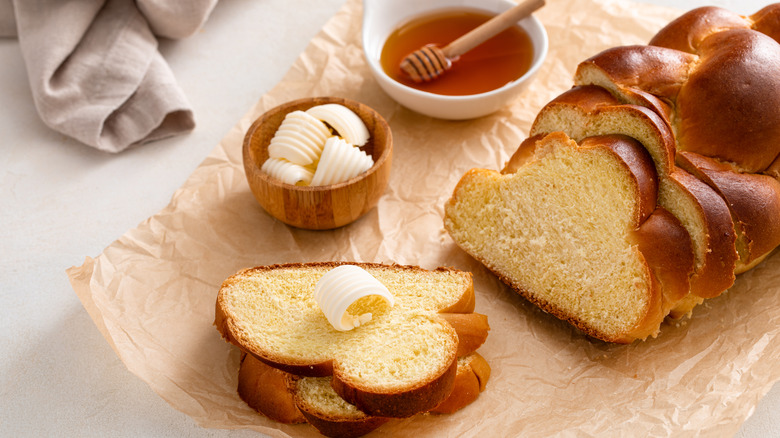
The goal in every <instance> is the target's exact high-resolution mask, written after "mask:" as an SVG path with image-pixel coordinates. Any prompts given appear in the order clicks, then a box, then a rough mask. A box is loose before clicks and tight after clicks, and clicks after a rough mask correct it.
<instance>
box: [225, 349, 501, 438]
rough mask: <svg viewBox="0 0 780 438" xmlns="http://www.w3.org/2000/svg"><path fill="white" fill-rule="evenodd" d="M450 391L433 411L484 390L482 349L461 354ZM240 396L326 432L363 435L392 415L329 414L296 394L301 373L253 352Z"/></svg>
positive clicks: (444, 410)
mask: <svg viewBox="0 0 780 438" xmlns="http://www.w3.org/2000/svg"><path fill="white" fill-rule="evenodd" d="M462 360H463V364H461V363H459V364H458V369H457V374H456V375H455V381H454V383H453V389H452V392H451V393H450V395H449V396H448V397H447V398H446V399H445V400H444V401H443V402H442V403H440V404H439V405H438V406H436V407H435V408H434V409H432V410H431V411H430V412H433V413H438V414H452V413H454V412H456V411H458V410H460V409H462V408H463V407H465V406H467V405H469V404H471V403H472V402H474V401H475V400H476V399H477V398H478V396H479V394H480V392H482V391H484V390H485V387H486V385H487V381H488V379H489V378H490V365H489V364H488V362H487V361H486V360H485V358H484V357H482V356H481V355H480V354H479V353H476V352H472V353H470V354H468V355H466V356H465V357H463V358H462ZM238 376H239V377H238V391H239V395H240V396H241V399H242V400H244V401H245V402H246V403H247V404H248V405H249V406H250V407H251V408H253V409H255V410H256V411H258V412H260V413H261V414H263V415H265V416H267V417H268V418H270V419H272V420H274V421H279V422H282V423H288V424H297V423H304V422H308V423H310V424H311V425H312V426H314V427H315V428H316V429H317V430H319V431H320V432H321V433H322V434H323V435H326V436H337V437H345V436H352V437H356V436H361V435H364V434H366V433H368V432H370V431H372V430H374V429H376V428H377V427H379V426H381V425H382V424H384V423H386V422H387V421H389V420H390V419H389V418H383V417H372V416H369V415H357V416H352V417H348V418H347V417H339V416H329V415H327V414H324V413H322V412H319V411H317V410H316V409H313V408H312V407H311V406H309V404H308V403H306V402H304V401H303V400H302V399H300V397H296V396H295V391H296V385H297V382H298V380H299V379H300V377H299V376H294V375H292V374H289V373H286V372H284V371H281V370H278V369H276V368H274V367H271V366H269V365H266V364H265V363H263V362H261V361H259V360H257V359H256V358H254V357H253V356H250V355H246V354H242V358H241V365H240V368H239V374H238Z"/></svg>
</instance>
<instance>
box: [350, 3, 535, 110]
mask: <svg viewBox="0 0 780 438" xmlns="http://www.w3.org/2000/svg"><path fill="white" fill-rule="evenodd" d="M508 4H509V5H512V3H509V2H508ZM454 7H457V6H454ZM468 8H469V9H477V10H478V9H480V8H479V7H472V6H469V7H468ZM446 9H451V8H448V7H444V8H435V9H430V10H427V11H422V12H419V13H418V14H417V15H418V16H419V15H421V14H427V13H432V12H435V11H438V10H446ZM482 11H486V12H489V13H491V14H495V12H494V11H489V10H486V9H482ZM404 22H405V21H404V20H401V21H400V22H398V23H395V24H394V26H393V27H392V28H393V29H396V28H398V26H400V25H401V24H403V23H404ZM518 23H519V24H520V25H521V27H523V28H525V27H526V26H522V24H523V23H530V24H529V25H530V26H533V27H536V30H538V35H537V36H536V37H535V36H534V35H535V33H534V32H531V31H530V30H529V29H525V31H526V33H528V37H529V38H531V41H532V43H536V42H538V43H539V49H540V50H538V51H535V53H534V60H533V62H532V63H531V66H530V67H529V68H528V70H527V71H526V72H525V73H524V74H523V75H522V76H520V77H519V78H517V79H515V80H513V81H510V82H507V83H506V84H504V85H502V86H501V87H498V88H496V89H493V90H490V91H485V92H483V93H478V94H465V95H458V96H453V95H446V94H436V93H431V92H428V91H422V90H418V89H416V88H412V87H410V86H408V85H405V84H402V83H400V82H398V81H396V80H395V79H393V78H391V77H390V76H389V75H388V74H387V73H386V72H385V71H384V69H383V68H382V66H381V65H380V64H379V60H378V59H376V58H374V57H372V56H369V53H368V49H367V48H366V46H367V44H366V42H367V40H368V36H367V33H365V27H364V29H363V30H364V34H363V35H362V44H363V54H364V56H365V58H366V61H367V62H368V65H369V68H370V69H371V70H372V71H373V73H374V74H375V75H378V76H379V77H380V78H381V80H383V81H384V82H385V83H387V84H390V85H392V86H393V87H395V88H397V89H398V90H399V91H401V92H404V93H407V94H408V95H411V96H414V97H416V98H423V99H433V100H438V101H441V102H444V103H447V102H450V103H452V102H459V103H460V102H470V101H477V100H481V99H485V98H489V97H492V96H496V95H500V94H502V93H504V92H507V91H509V90H511V89H513V88H514V87H516V86H518V85H521V84H523V83H525V82H526V81H527V80H529V79H531V78H533V76H534V75H535V74H536V73H537V71H538V70H539V69H540V68H541V67H542V65H543V64H544V61H545V59H547V54H548V52H549V37H548V35H547V29H546V28H545V27H544V24H542V22H541V21H540V20H539V19H538V18H536V16H535V15H533V14H532V15H530V16H528V17H526V18H524V19H522V20H520V21H519V22H518ZM364 25H365V23H364ZM376 38H382V37H381V36H377V37H376ZM385 40H387V36H384V37H383V41H382V46H384V42H385ZM534 47H536V44H534ZM380 53H381V48H380Z"/></svg>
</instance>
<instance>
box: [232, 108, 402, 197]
mask: <svg viewBox="0 0 780 438" xmlns="http://www.w3.org/2000/svg"><path fill="white" fill-rule="evenodd" d="M317 101H322V103H319V105H324V104H327V103H339V104H347V105H344V106H346V107H347V108H349V107H350V105H351V106H354V107H357V108H361V109H362V110H365V111H367V112H369V113H371V114H373V116H374V119H375V120H377V122H378V123H379V124H381V125H382V126H384V128H385V132H387V139H386V142H385V143H386V144H385V145H384V146H385V147H384V149H383V150H382V154H381V155H380V156H379V158H377V159H376V160H374V165H373V166H371V167H370V168H369V169H368V170H367V171H365V172H363V173H361V174H360V175H357V176H355V177H353V178H350V179H348V180H346V181H342V182H340V183H336V184H329V185H326V186H297V185H293V184H287V183H285V182H283V181H280V180H278V179H276V178H273V177H271V176H270V175H268V174H267V173H265V172H263V171H262V169H261V167H262V164H259V165H258V163H257V161H256V160H255V157H254V156H253V154H252V150H251V143H252V138H253V137H254V135H255V133H256V132H258V130H259V128H260V126H262V124H263V123H264V122H265V121H266V120H267V119H268V118H270V117H271V116H274V115H276V114H278V113H280V112H285V114H287V113H290V112H292V111H295V110H294V109H291V108H295V107H300V106H305V105H307V104H309V103H314V102H317ZM314 105H317V104H313V105H311V106H314ZM350 109H351V110H353V111H354V109H353V108H350ZM370 134H371V136H372V137H374V135H375V134H374V132H370ZM374 147H375V148H376V143H375V144H374ZM392 149H393V137H392V133H391V132H390V127H389V125H388V124H387V121H386V120H385V119H384V117H382V115H381V114H379V113H378V112H377V111H376V110H375V109H373V108H371V107H370V106H368V105H366V104H363V103H360V102H358V101H355V100H352V99H348V98H344V97H335V96H320V97H304V98H301V99H296V100H291V101H289V102H285V103H283V104H280V105H277V106H275V107H273V108H271V109H269V110H268V111H266V112H264V113H263V114H261V115H260V116H259V117H258V118H257V119H255V121H254V122H252V124H251V125H250V126H249V129H247V132H246V135H244V144H243V149H242V153H243V155H244V162H245V163H246V162H247V161H249V162H250V163H251V165H252V166H253V167H254V169H255V170H256V173H257V176H258V177H259V178H260V179H261V180H263V182H264V183H266V184H269V185H272V186H276V187H280V188H282V189H284V190H290V191H300V192H329V191H333V190H338V189H342V188H344V187H347V186H350V185H353V184H355V183H357V182H359V181H361V180H363V179H365V178H367V177H368V176H369V175H371V174H373V173H375V172H376V171H377V170H378V169H379V168H380V167H381V166H383V165H384V164H385V162H386V161H387V160H388V158H389V156H390V154H391V153H392Z"/></svg>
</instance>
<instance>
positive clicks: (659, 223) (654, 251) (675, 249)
mask: <svg viewBox="0 0 780 438" xmlns="http://www.w3.org/2000/svg"><path fill="white" fill-rule="evenodd" d="M632 239H633V240H634V241H635V242H636V243H637V245H639V251H640V252H642V254H643V255H644V256H645V259H646V260H647V264H648V265H649V266H650V269H651V270H652V271H653V274H654V275H655V277H656V279H657V280H658V281H659V283H660V284H661V297H662V299H661V302H660V304H659V306H658V309H657V310H656V311H657V312H659V313H660V318H661V319H663V317H665V316H666V314H667V313H669V311H670V310H671V309H672V308H673V307H674V306H675V305H676V304H677V303H678V302H679V301H680V300H682V299H683V298H685V296H687V295H688V293H689V291H690V277H691V275H693V263H694V260H693V248H692V247H691V239H690V236H689V235H688V231H686V230H685V228H684V227H683V226H682V224H681V223H680V221H679V220H678V219H677V218H676V217H674V215H672V214H671V213H669V212H668V211H667V210H666V209H664V208H662V207H657V208H656V209H655V210H654V211H653V214H652V215H651V216H650V217H649V218H648V219H647V220H646V221H644V222H643V223H642V225H640V226H639V228H638V229H637V231H636V233H634V235H633V236H632ZM655 317H656V318H658V315H655Z"/></svg>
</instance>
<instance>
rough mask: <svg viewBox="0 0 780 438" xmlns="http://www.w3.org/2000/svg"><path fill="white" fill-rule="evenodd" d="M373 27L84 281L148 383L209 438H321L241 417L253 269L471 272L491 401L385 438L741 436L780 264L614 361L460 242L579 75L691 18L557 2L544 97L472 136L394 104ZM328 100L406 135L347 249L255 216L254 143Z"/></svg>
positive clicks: (298, 78)
mask: <svg viewBox="0 0 780 438" xmlns="http://www.w3.org/2000/svg"><path fill="white" fill-rule="evenodd" d="M361 13H362V6H361V3H360V1H359V0H350V1H348V2H347V3H346V4H345V5H344V6H343V8H342V9H341V10H340V11H339V12H338V14H336V15H335V16H334V17H333V18H332V19H331V20H330V21H329V22H328V23H327V25H326V26H325V27H324V28H323V29H322V31H321V33H320V34H318V35H317V36H316V37H315V38H314V39H313V40H312V41H311V44H310V45H309V46H308V47H307V49H306V50H305V51H304V53H303V54H301V56H300V57H299V59H298V60H297V61H296V62H295V64H294V65H293V66H292V68H291V70H290V71H289V72H288V74H287V75H286V76H285V77H284V79H283V80H282V81H281V82H280V83H279V84H278V86H276V87H275V88H274V89H273V90H271V91H270V92H269V93H268V94H267V95H265V96H263V97H262V98H261V99H260V100H259V102H258V103H257V104H256V105H255V106H254V107H253V108H251V109H250V110H249V112H247V114H246V115H245V116H244V117H243V118H242V119H241V120H240V121H238V123H237V124H236V126H235V127H234V128H233V129H232V130H231V131H230V132H229V133H228V135H227V136H226V137H225V138H224V139H223V140H222V142H221V143H220V144H219V145H218V146H217V147H216V148H215V149H214V150H213V152H212V153H211V154H210V155H209V156H208V157H207V158H206V159H205V160H204V161H203V163H202V164H201V165H200V166H199V167H198V168H197V169H196V171H195V172H194V173H193V174H192V175H191V177H190V178H189V179H187V181H186V182H185V183H184V184H183V185H182V187H181V188H180V189H179V190H178V191H176V193H175V194H174V195H173V198H172V201H171V203H170V205H168V206H167V207H166V208H165V209H163V210H162V211H160V212H159V213H158V214H155V215H154V216H152V217H150V218H149V219H148V220H146V221H144V222H143V223H141V224H140V225H139V226H138V227H137V228H135V229H132V230H130V231H128V232H127V233H126V234H125V235H123V236H122V237H120V238H119V239H118V240H117V241H116V242H114V243H112V244H111V245H109V246H108V247H107V248H106V249H105V251H104V252H103V253H102V254H100V255H99V256H97V257H96V258H87V259H86V261H85V263H84V264H83V265H82V266H80V267H73V268H71V269H69V270H68V275H69V277H70V280H71V283H72V285H73V288H74V290H75V291H76V293H77V294H78V296H79V298H80V299H81V301H82V303H83V304H84V307H85V309H86V310H87V311H88V312H89V314H90V316H91V317H92V319H93V320H94V321H95V324H96V325H97V327H98V328H99V329H100V331H101V332H102V333H103V335H104V336H105V338H106V339H107V340H108V342H109V343H110V344H111V346H112V347H113V348H114V350H115V351H116V353H117V355H119V357H120V358H121V359H122V361H123V362H124V363H125V364H126V365H127V367H128V369H129V370H130V371H131V372H133V373H135V374H136V375H138V376H139V377H140V378H141V379H143V380H144V381H145V382H147V383H148V384H149V386H150V387H151V388H152V389H153V390H154V391H156V392H157V393H158V394H159V395H160V396H161V397H163V398H164V399H165V400H167V401H168V402H169V403H170V404H171V406H173V407H174V408H176V409H178V410H180V411H182V412H184V413H186V414H187V415H189V416H191V417H192V418H193V419H194V420H195V421H196V422H197V423H198V424H200V425H202V426H204V427H217V428H252V429H255V430H257V431H260V432H263V433H266V434H268V435H271V436H318V434H317V433H316V431H315V430H314V429H313V428H311V427H310V426H308V425H298V426H286V425H281V424H278V423H275V422H273V421H270V420H268V419H266V418H265V417H263V416H262V415H259V414H257V413H255V412H254V411H253V410H251V409H250V408H248V407H247V406H246V405H245V404H244V403H243V402H242V401H241V400H240V399H239V398H238V396H237V394H236V381H237V380H236V379H237V377H236V374H237V368H238V359H239V353H238V351H237V349H235V348H234V347H232V346H230V345H228V344H227V343H225V342H224V341H223V340H222V339H221V338H220V336H219V335H218V333H217V331H216V330H215V328H214V327H213V325H212V323H213V318H214V303H215V297H216V293H217V290H218V289H219V286H220V284H221V282H222V281H223V280H224V279H225V278H227V277H228V276H230V275H231V274H233V273H234V272H236V271H237V270H239V269H241V268H244V267H249V266H256V265H265V264H274V263H285V262H308V261H326V260H348V261H370V262H387V263H390V262H395V263H400V264H414V265H420V266H422V267H424V268H435V267H437V266H454V267H457V268H460V269H463V270H468V271H471V272H473V273H474V277H475V289H476V294H477V308H476V311H477V312H479V313H484V314H487V315H488V317H489V322H490V325H491V327H492V330H491V333H490V336H489V337H488V340H487V342H486V344H485V345H484V346H483V347H482V348H480V352H481V353H482V355H483V356H484V357H485V358H486V359H487V360H488V361H489V362H490V364H491V366H492V369H493V374H492V377H491V379H490V381H489V383H488V386H487V390H486V391H485V392H483V393H482V395H481V396H480V397H479V399H478V400H477V401H476V402H475V403H473V404H471V405H469V406H468V407H466V408H465V409H463V410H462V411H460V412H458V413H456V414H453V415H449V416H446V417H442V416H437V415H420V416H416V417H413V418H411V419H406V420H398V421H393V422H391V423H388V424H386V425H384V426H382V427H381V428H379V429H378V430H377V431H376V432H374V434H375V435H376V436H384V435H391V434H399V435H402V436H411V434H412V433H414V434H415V436H418V437H423V436H437V437H442V436H445V437H446V436H476V435H480V434H483V433H487V434H488V436H517V435H523V436H548V435H552V434H557V435H558V436H604V435H609V436H631V435H634V434H635V433H637V432H638V431H641V433H642V435H646V436H670V435H674V436H677V437H680V436H707V435H718V436H730V435H732V434H734V433H735V432H736V431H737V430H738V428H739V425H740V424H741V423H742V422H743V421H744V420H745V419H746V418H747V417H748V416H749V415H750V414H751V412H752V410H753V408H754V406H755V405H756V403H757V402H758V400H759V399H760V398H761V397H762V396H763V395H764V394H765V393H766V392H767V391H768V390H769V388H770V387H771V386H772V384H773V383H774V382H775V381H776V380H778V379H779V378H780V367H778V366H777V363H780V342H779V341H778V339H779V338H780V256H778V255H777V254H776V255H774V256H772V257H770V258H768V259H767V260H766V261H765V262H764V263H762V264H761V265H759V266H758V267H757V268H755V269H754V270H752V271H750V272H748V273H746V274H743V275H741V276H740V277H739V278H738V280H737V282H736V284H735V285H734V287H733V288H732V289H731V290H729V291H728V292H727V293H725V294H723V295H722V296H720V297H718V298H715V299H711V300H709V301H707V302H706V303H705V304H704V305H702V306H699V307H698V308H696V309H695V311H694V313H693V317H692V318H691V319H690V320H685V321H683V322H682V323H679V324H676V325H672V324H666V325H665V326H664V327H663V328H662V331H661V334H660V335H659V337H658V338H656V339H651V340H648V341H646V342H636V343H634V344H631V345H627V346H626V345H611V344H605V343H602V342H598V341H594V340H592V339H589V338H587V337H584V336H583V335H582V334H580V333H578V332H577V331H575V330H574V329H572V328H571V327H569V326H568V325H567V324H564V323H562V322H560V321H558V320H557V319H555V318H553V317H551V316H549V315H547V314H545V313H543V312H541V311H540V310H538V309H537V308H535V307H533V306H532V305H530V304H528V303H527V302H526V301H524V300H522V299H521V298H519V297H518V296H516V295H515V294H514V293H512V292H510V291H509V290H508V289H507V288H505V287H504V286H503V285H502V284H501V283H500V282H499V281H497V280H496V278H495V277H493V276H492V275H491V274H489V273H488V272H487V271H486V270H485V269H484V268H483V267H482V266H481V265H480V264H478V263H477V262H475V261H474V260H473V259H471V258H470V257H468V256H466V255H465V254H464V253H463V252H462V251H461V250H460V249H458V248H457V247H456V246H455V245H454V243H453V242H452V240H451V239H450V238H449V236H448V235H447V234H446V232H445V231H444V229H443V226H442V214H443V207H442V206H443V204H444V202H445V200H446V199H448V197H449V195H450V194H451V193H452V189H453V188H454V186H455V184H456V182H457V181H458V180H459V179H460V177H461V175H462V174H463V173H464V172H465V171H466V170H468V169H470V168H472V167H485V168H491V169H500V168H501V167H502V166H503V164H504V162H505V161H506V160H507V159H508V158H509V156H511V154H512V152H513V151H514V149H515V148H516V147H517V145H519V143H520V142H521V141H522V140H523V138H524V136H525V134H526V133H527V131H528V128H529V127H530V123H531V122H532V120H533V117H534V115H535V114H536V113H537V112H538V110H539V109H540V108H541V107H542V106H543V105H544V104H545V103H546V102H548V101H549V100H550V99H552V98H553V97H554V96H555V95H557V94H558V93H560V92H562V91H564V90H565V89H567V88H569V87H570V86H571V85H572V75H573V72H574V68H575V66H576V65H577V63H578V62H580V61H582V60H584V59H585V58H587V57H589V56H591V55H593V54H595V53H597V52H598V51H600V50H602V49H605V48H608V47H612V46H615V45H625V44H643V43H646V42H647V41H648V40H649V38H650V37H651V36H652V35H653V33H655V32H656V31H657V30H658V29H659V28H661V27H662V26H663V25H664V24H665V23H667V22H668V21H669V20H670V19H672V18H674V17H675V16H677V15H678V14H679V13H680V11H675V10H670V9H665V8H660V7H653V6H646V5H640V4H636V3H629V2H626V1H620V0H568V1H567V0H556V1H554V2H548V5H547V6H546V7H545V8H544V9H542V10H541V11H539V12H538V13H537V16H538V17H539V18H540V19H541V21H542V22H543V23H544V24H545V26H546V28H547V31H548V33H549V37H550V53H549V56H548V59H547V60H546V62H545V65H544V67H543V68H542V70H541V71H540V73H539V75H538V76H537V78H536V80H535V82H534V84H533V85H532V86H531V87H530V89H528V90H527V91H525V92H524V93H523V94H522V95H520V96H519V97H518V98H517V99H516V100H515V101H514V102H513V103H512V104H510V105H509V106H508V107H506V108H504V109H503V110H501V111H499V112H498V113H495V114H493V115H491V116H488V117H484V118H481V119H477V120H471V121H460V122H451V121H442V120H435V119H431V118H427V117H423V116H420V115H418V114H416V113H413V112H411V111H409V110H407V109H405V108H403V107H400V106H399V105H398V104H396V103H395V102H394V101H392V100H391V99H390V98H389V97H388V96H387V95H385V94H384V93H383V92H382V91H381V90H380V89H379V87H378V85H377V84H376V82H375V81H374V79H373V78H372V77H371V75H370V73H369V70H368V67H367V64H366V62H365V59H364V58H363V55H362V50H361V45H360V31H361ZM325 95H333V96H342V97H348V98H351V99H354V100H357V101H360V102H363V103H365V104H367V105H369V106H372V107H373V108H375V109H376V110H378V111H379V112H380V113H381V114H382V115H383V116H384V117H385V118H386V119H387V121H388V122H389V124H390V126H391V129H392V131H393V137H394V140H395V144H394V160H393V161H394V162H393V170H392V176H391V179H390V183H389V187H388V189H387V191H386V193H385V195H384V196H383V198H382V199H381V200H380V202H379V204H378V206H377V207H376V208H375V209H374V210H372V211H370V212H369V213H368V214H366V215H365V216H364V217H362V218H361V219H360V220H358V221H357V222H355V223H353V224H350V225H348V226H346V227H343V228H341V229H337V230H333V231H305V230H299V229H294V228H290V227H288V226H286V225H284V224H283V223H281V222H278V221H276V220H274V219H273V218H271V217H270V216H269V215H268V214H266V213H265V211H263V210H262V208H261V207H260V206H259V205H258V204H257V202H255V200H254V198H253V197H252V194H251V192H250V190H249V187H248V185H247V182H246V179H245V176H244V171H243V167H242V164H241V143H242V139H243V135H244V132H245V131H246V129H247V128H248V127H249V125H250V124H251V122H252V121H253V120H254V119H255V118H256V117H258V116H259V115H260V114H262V113H263V112H264V111H266V110H268V109H270V108H272V107H274V106H276V105H278V104H281V103H284V102H286V101H289V100H293V99H297V98H302V97H307V96H325ZM540 208H543V206H540Z"/></svg>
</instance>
